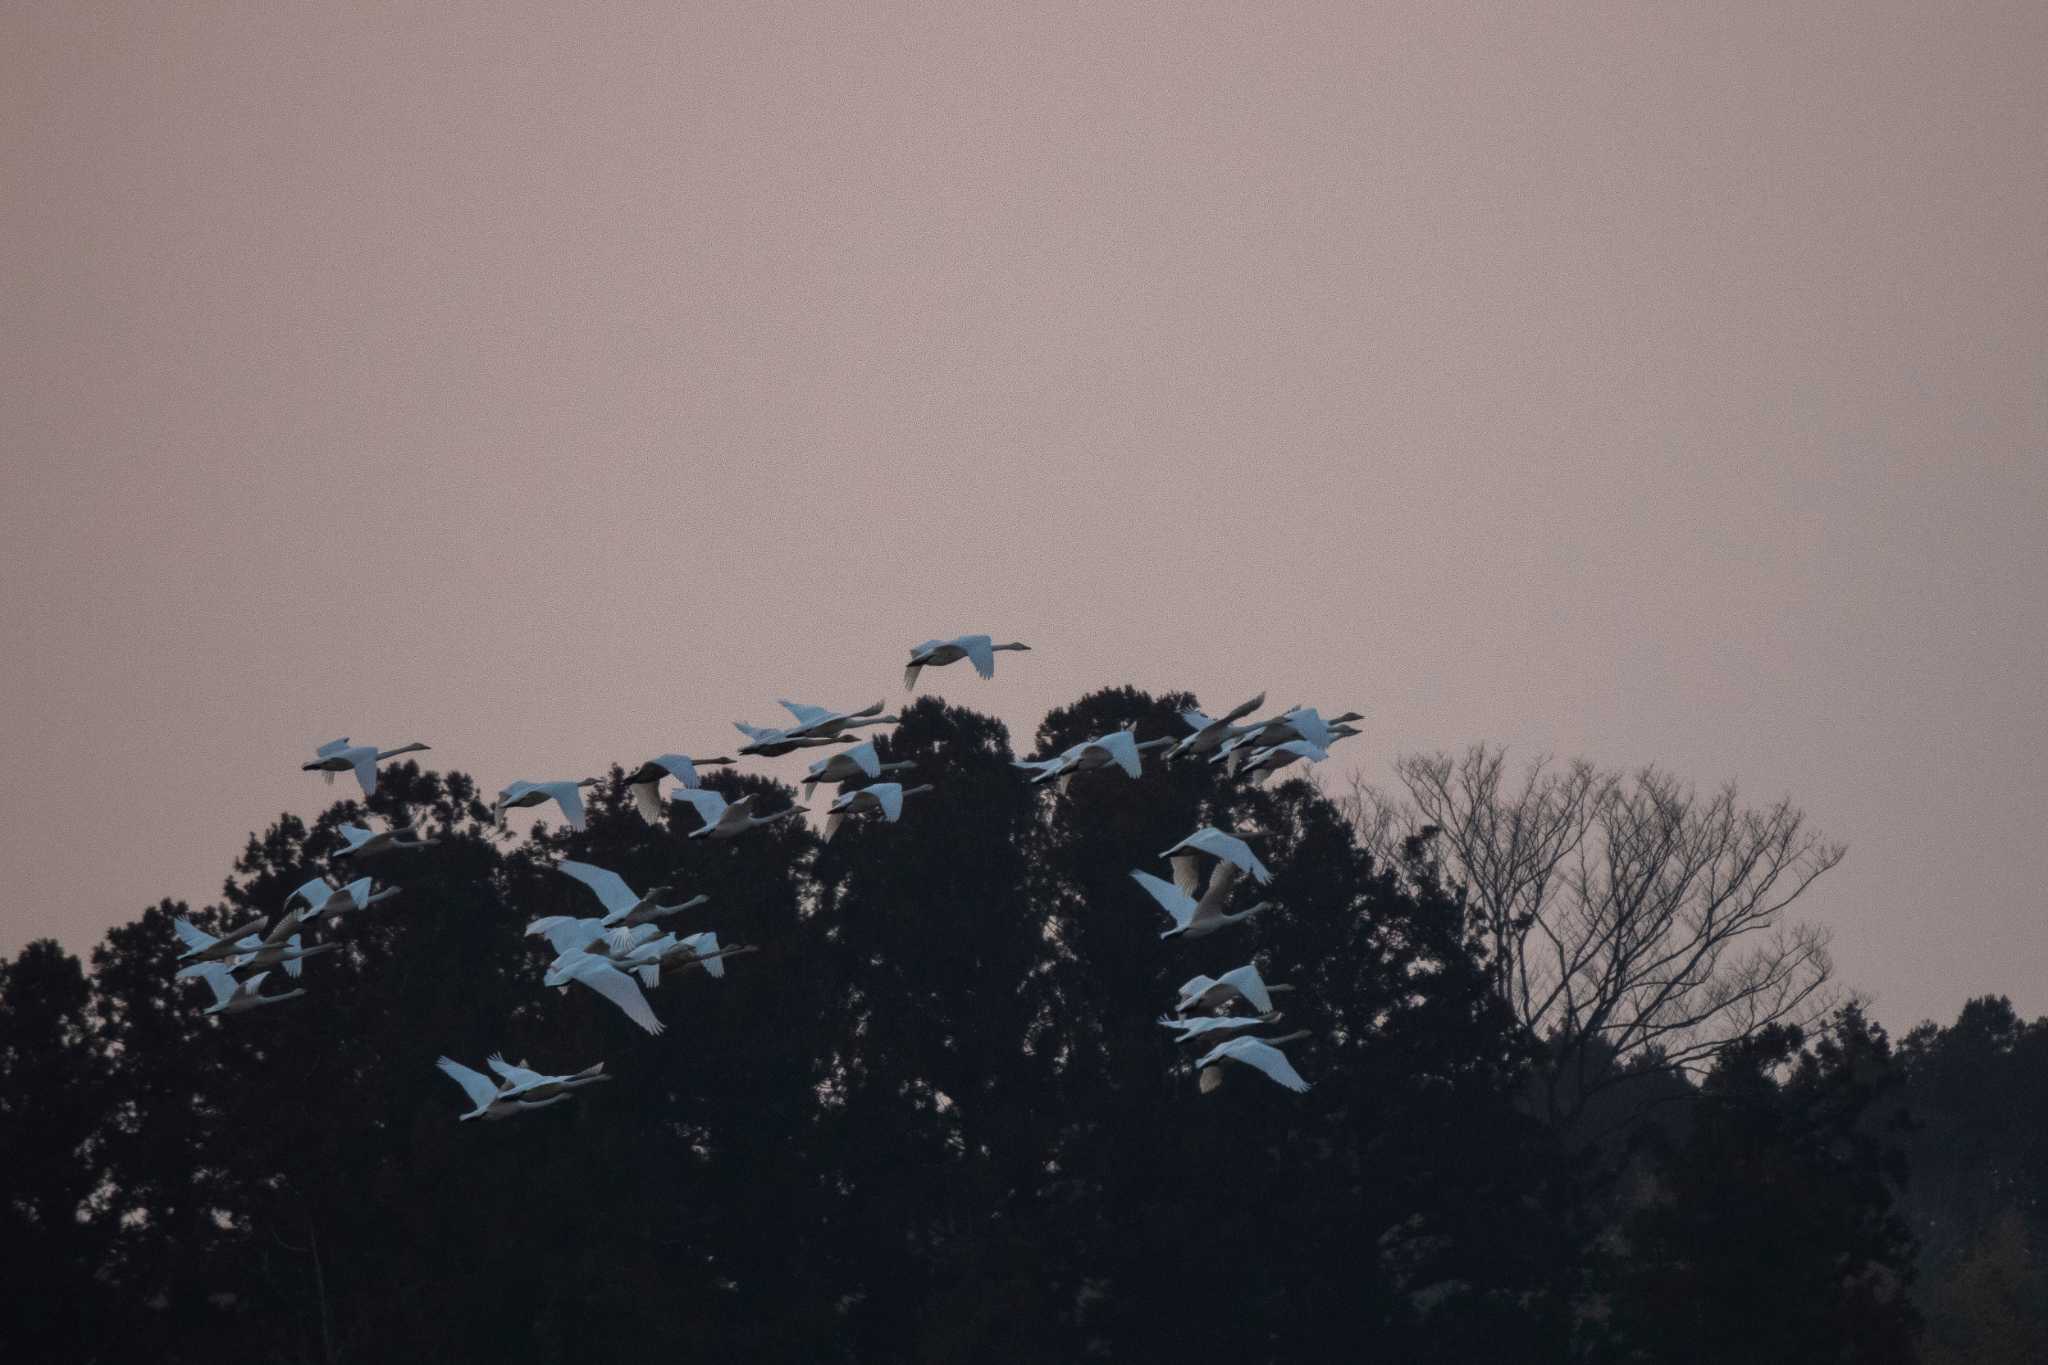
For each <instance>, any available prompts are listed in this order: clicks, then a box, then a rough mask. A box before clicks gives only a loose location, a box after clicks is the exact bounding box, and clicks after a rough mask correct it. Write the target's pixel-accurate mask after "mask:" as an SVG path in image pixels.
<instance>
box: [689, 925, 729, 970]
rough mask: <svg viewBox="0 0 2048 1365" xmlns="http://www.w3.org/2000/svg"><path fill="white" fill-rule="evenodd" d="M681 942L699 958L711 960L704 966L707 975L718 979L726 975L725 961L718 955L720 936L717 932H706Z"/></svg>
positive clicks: (693, 935) (692, 935)
mask: <svg viewBox="0 0 2048 1365" xmlns="http://www.w3.org/2000/svg"><path fill="white" fill-rule="evenodd" d="M681 942H682V945H683V947H685V948H688V949H689V950H690V951H691V952H693V953H695V954H696V955H697V956H698V957H700V958H702V957H708V958H710V961H708V962H706V963H705V964H704V970H705V971H706V972H707V973H709V974H710V975H712V976H717V977H722V976H724V975H725V959H724V958H722V957H719V956H717V955H716V954H717V953H718V935H717V933H716V932H714V931H711V930H706V931H705V932H703V933H701V934H691V935H690V936H689V937H688V938H685V939H683V940H681Z"/></svg>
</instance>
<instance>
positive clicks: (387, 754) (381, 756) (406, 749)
mask: <svg viewBox="0 0 2048 1365" xmlns="http://www.w3.org/2000/svg"><path fill="white" fill-rule="evenodd" d="M426 747H427V746H426V745H424V744H422V743H420V742H419V741H418V740H414V741H413V742H412V743H410V744H401V745H399V746H398V747H397V748H396V749H379V750H378V751H377V761H378V762H380V763H381V762H383V761H384V760H385V759H387V758H396V757H398V756H399V755H400V754H410V753H417V752H419V751H421V750H423V749H425V748H426Z"/></svg>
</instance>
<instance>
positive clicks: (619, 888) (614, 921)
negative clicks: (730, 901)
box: [555, 858, 711, 929]
mask: <svg viewBox="0 0 2048 1365" xmlns="http://www.w3.org/2000/svg"><path fill="white" fill-rule="evenodd" d="M555 871H557V872H560V873H561V874H562V875H563V876H566V877H574V878H575V879H576V880H577V881H579V882H582V883H583V884H584V885H585V886H587V887H589V888H590V889H591V891H592V892H594V893H595V894H596V896H597V899H598V900H599V902H601V903H602V904H603V906H604V911H605V913H604V918H603V919H602V920H600V921H599V923H600V924H601V925H602V926H603V927H604V928H606V929H614V928H618V927H621V926H630V925H636V924H647V923H651V922H652V921H654V920H658V919H661V918H663V917H665V916H668V915H673V914H676V913H677V912H678V911H682V910H689V909H692V908H694V907H696V906H699V905H702V904H704V902H706V901H708V900H710V899H711V898H710V897H709V896H702V895H700V896H696V897H693V898H691V899H690V900H687V901H683V902H682V903H680V904H677V905H663V904H661V898H662V897H664V896H666V895H668V894H670V893H671V892H673V891H674V890H675V888H674V887H672V886H657V887H653V888H651V889H650V890H649V891H648V892H647V894H646V895H644V896H642V895H639V894H637V893H636V892H635V891H634V890H633V888H632V887H630V886H628V885H626V879H625V878H623V877H621V876H620V875H619V874H618V873H616V872H613V871H610V870H609V869H606V868H602V867H593V866H592V865H591V864H589V863H579V862H576V861H574V860H572V859H569V858H564V859H562V861H561V862H559V863H556V864H555Z"/></svg>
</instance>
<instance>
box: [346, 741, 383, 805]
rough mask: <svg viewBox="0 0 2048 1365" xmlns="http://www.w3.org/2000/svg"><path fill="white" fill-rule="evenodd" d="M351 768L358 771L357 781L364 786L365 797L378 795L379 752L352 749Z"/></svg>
mask: <svg viewBox="0 0 2048 1365" xmlns="http://www.w3.org/2000/svg"><path fill="white" fill-rule="evenodd" d="M348 761H349V766H350V767H352V768H354V769H355V770H356V781H357V782H358V783H360V784H361V785H362V788H363V795H365V796H375V795H376V794H377V751H376V750H375V749H351V750H349V751H348Z"/></svg>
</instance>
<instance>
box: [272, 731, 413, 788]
mask: <svg viewBox="0 0 2048 1365" xmlns="http://www.w3.org/2000/svg"><path fill="white" fill-rule="evenodd" d="M426 748H427V746H426V745H424V744H421V743H419V742H417V741H415V742H413V743H411V744H401V745H399V746H398V747H397V748H396V749H379V748H378V747H377V746H376V745H374V744H355V745H352V744H350V743H349V742H348V739H347V737H346V736H344V737H343V738H341V739H332V740H329V741H328V742H327V743H325V744H323V745H321V746H320V747H319V748H317V749H315V750H314V751H313V761H312V762H311V763H301V764H300V765H299V771H300V772H307V773H323V774H325V775H326V778H327V780H328V781H329V782H332V781H333V780H334V775H335V774H336V773H345V772H348V771H349V770H350V769H354V771H355V775H356V781H357V782H358V783H360V784H361V785H362V788H363V795H365V796H375V795H376V794H377V765H378V764H379V763H381V762H383V761H384V760H385V759H387V758H396V757H397V756H398V755H400V754H410V753H414V752H418V751H420V750H424V749H426Z"/></svg>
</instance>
